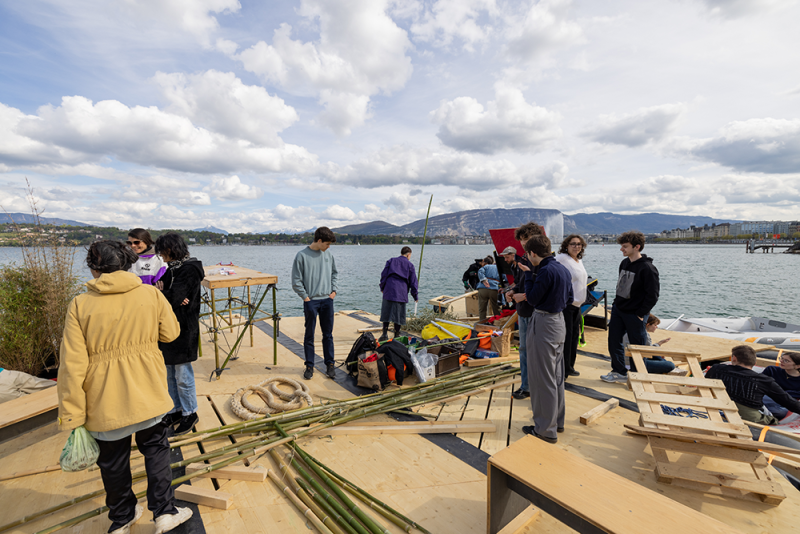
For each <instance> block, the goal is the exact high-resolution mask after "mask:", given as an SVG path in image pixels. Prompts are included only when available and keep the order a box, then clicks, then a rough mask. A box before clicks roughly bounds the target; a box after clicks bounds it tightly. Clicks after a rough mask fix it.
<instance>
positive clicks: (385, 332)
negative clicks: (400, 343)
mask: <svg viewBox="0 0 800 534" xmlns="http://www.w3.org/2000/svg"><path fill="white" fill-rule="evenodd" d="M388 340H389V323H383V332H382V333H381V337H379V338H378V343H383V342H384V341H388Z"/></svg>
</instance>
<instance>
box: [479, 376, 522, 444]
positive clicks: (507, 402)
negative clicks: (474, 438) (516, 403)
mask: <svg viewBox="0 0 800 534" xmlns="http://www.w3.org/2000/svg"><path fill="white" fill-rule="evenodd" d="M513 389H514V387H513V386H506V387H505V388H501V389H495V390H494V391H493V392H492V401H491V402H490V403H489V413H488V414H487V416H486V418H487V419H489V420H491V422H492V423H493V424H494V426H495V427H496V429H495V430H494V431H487V432H484V434H483V440H482V441H481V450H482V451H483V452H485V453H487V454H494V453H496V452H498V451H501V450H503V449H505V448H506V447H507V446H508V427H509V424H510V421H511V401H512V398H511V392H512V391H513Z"/></svg>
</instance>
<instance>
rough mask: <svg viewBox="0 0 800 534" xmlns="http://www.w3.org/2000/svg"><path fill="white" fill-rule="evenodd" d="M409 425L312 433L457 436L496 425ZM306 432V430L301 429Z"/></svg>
mask: <svg viewBox="0 0 800 534" xmlns="http://www.w3.org/2000/svg"><path fill="white" fill-rule="evenodd" d="M415 423H416V424H409V423H382V424H364V425H359V424H347V425H341V426H335V427H332V428H323V429H321V430H320V431H319V432H312V434H314V435H315V436H361V435H379V434H455V433H478V434H480V433H483V432H494V431H495V430H496V427H495V424H494V423H493V422H492V421H469V422H461V423H450V422H442V421H419V422H415ZM301 430H305V429H301Z"/></svg>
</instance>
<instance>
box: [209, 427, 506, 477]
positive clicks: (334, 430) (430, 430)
mask: <svg viewBox="0 0 800 534" xmlns="http://www.w3.org/2000/svg"><path fill="white" fill-rule="evenodd" d="M496 431H497V427H495V425H494V423H493V422H491V421H474V422H468V421H462V422H457V423H456V422H450V421H411V422H407V423H390V422H386V423H360V424H347V425H341V426H335V427H329V428H324V429H321V430H320V431H319V432H318V433H316V432H315V434H317V435H320V436H352V435H373V434H464V433H467V432H474V433H483V432H488V433H492V432H496ZM215 473H216V471H215Z"/></svg>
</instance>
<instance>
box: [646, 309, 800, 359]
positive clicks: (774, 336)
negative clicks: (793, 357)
mask: <svg viewBox="0 0 800 534" xmlns="http://www.w3.org/2000/svg"><path fill="white" fill-rule="evenodd" d="M661 324H662V325H666V326H663V327H660V328H661V329H662V330H670V331H672V332H686V333H688V334H701V335H704V336H710V337H719V338H724V339H731V340H736V341H747V342H750V343H761V344H764V345H774V346H775V347H776V348H777V349H783V350H792V351H800V325H796V324H790V323H784V322H781V321H773V320H771V319H766V318H764V317H714V318H707V319H693V318H686V317H684V316H683V315H681V316H679V317H678V318H677V319H663V320H662V322H661Z"/></svg>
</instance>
